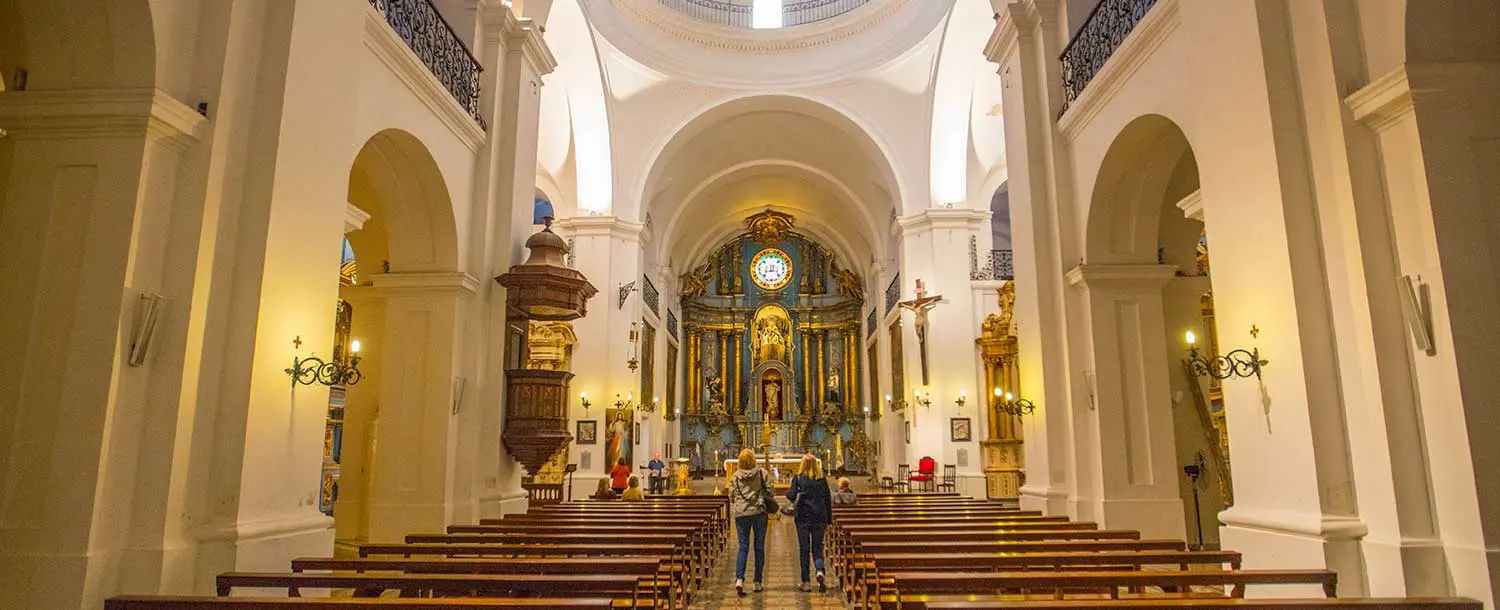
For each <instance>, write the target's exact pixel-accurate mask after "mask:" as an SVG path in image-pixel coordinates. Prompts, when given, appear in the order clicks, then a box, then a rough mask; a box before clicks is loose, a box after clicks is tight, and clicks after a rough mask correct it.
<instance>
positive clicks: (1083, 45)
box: [1059, 0, 1156, 112]
mask: <svg viewBox="0 0 1500 610" xmlns="http://www.w3.org/2000/svg"><path fill="white" fill-rule="evenodd" d="M1153 6H1156V0H1100V2H1099V4H1098V5H1096V6H1094V10H1093V12H1091V13H1089V18H1088V20H1087V21H1085V22H1084V24H1083V27H1082V28H1079V30H1078V33H1077V34H1074V35H1073V39H1072V40H1070V41H1068V46H1067V48H1065V49H1063V52H1062V57H1061V58H1060V59H1061V60H1062V87H1063V103H1062V110H1061V111H1059V112H1067V111H1068V107H1069V106H1071V105H1072V104H1073V102H1075V101H1077V100H1078V96H1080V95H1082V94H1083V89H1084V87H1087V86H1088V85H1089V81H1091V80H1093V79H1094V75H1096V74H1098V73H1099V70H1101V69H1103V68H1104V62H1107V61H1109V57H1110V56H1111V55H1113V54H1114V52H1115V49H1118V48H1120V44H1121V43H1123V42H1125V37H1126V36H1129V35H1130V31H1131V30H1134V29H1135V26H1136V24H1137V23H1140V22H1141V19H1144V18H1145V17H1146V13H1148V12H1150V11H1151V7H1153Z"/></svg>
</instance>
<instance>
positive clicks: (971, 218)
mask: <svg viewBox="0 0 1500 610" xmlns="http://www.w3.org/2000/svg"><path fill="white" fill-rule="evenodd" d="M992 214H993V213H992V212H990V211H989V210H976V209H973V208H928V209H926V210H922V211H920V212H917V213H916V214H912V215H909V216H901V217H898V218H897V219H896V224H897V226H899V227H900V229H901V232H902V233H911V232H915V231H921V230H923V229H972V228H977V227H979V226H981V225H983V224H985V222H986V221H988V220H989V219H990V216H991V215H992Z"/></svg>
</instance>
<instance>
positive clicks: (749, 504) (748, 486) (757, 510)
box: [729, 449, 771, 597]
mask: <svg viewBox="0 0 1500 610" xmlns="http://www.w3.org/2000/svg"><path fill="white" fill-rule="evenodd" d="M770 486H771V480H770V476H769V475H767V474H766V471H765V469H763V468H760V467H758V466H756V464H755V452H754V451H751V450H749V449H745V450H743V451H740V467H739V470H736V471H735V473H734V478H732V479H730V480H729V510H730V512H731V513H733V514H734V530H735V533H736V534H738V535H739V542H740V547H739V556H738V557H737V558H736V559H735V564H734V589H735V593H737V594H739V595H740V596H741V597H744V595H745V559H746V555H748V554H749V553H750V537H751V536H752V535H754V537H755V591H756V592H757V593H759V592H760V591H762V590H764V589H765V587H763V586H762V585H761V583H763V582H765V580H764V579H763V578H762V576H764V573H765V568H766V519H767V518H768V517H769V515H767V514H766V505H765V503H764V501H763V500H762V498H763V497H765V496H764V493H765V491H766V490H769V489H770Z"/></svg>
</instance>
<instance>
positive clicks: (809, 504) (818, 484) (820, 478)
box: [786, 453, 833, 593]
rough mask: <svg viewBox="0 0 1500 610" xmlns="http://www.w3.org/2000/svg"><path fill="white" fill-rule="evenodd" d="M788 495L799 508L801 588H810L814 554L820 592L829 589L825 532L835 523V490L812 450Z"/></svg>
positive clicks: (803, 459) (798, 542)
mask: <svg viewBox="0 0 1500 610" xmlns="http://www.w3.org/2000/svg"><path fill="white" fill-rule="evenodd" d="M786 497H787V499H789V500H791V501H792V505H793V506H795V507H796V511H797V513H796V514H797V519H796V521H797V551H798V552H797V558H798V560H800V561H801V563H802V584H801V585H798V586H797V590H798V591H808V590H809V586H808V582H807V560H808V557H809V556H811V557H812V563H813V567H814V568H816V569H817V577H818V592H819V593H826V592H828V583H827V582H826V581H825V579H824V578H823V534H824V532H826V531H828V524H830V523H833V494H832V493H831V492H830V491H829V490H828V478H827V477H825V476H824V475H823V463H822V462H819V461H818V458H817V456H814V455H813V454H811V453H809V454H807V455H804V456H802V469H801V470H800V471H799V472H798V473H797V476H796V477H794V478H793V479H792V488H791V489H790V490H788V491H787V494H786Z"/></svg>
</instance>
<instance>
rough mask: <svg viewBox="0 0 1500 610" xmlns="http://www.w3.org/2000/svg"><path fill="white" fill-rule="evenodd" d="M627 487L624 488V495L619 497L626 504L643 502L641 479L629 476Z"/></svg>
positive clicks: (643, 493) (644, 499) (644, 498)
mask: <svg viewBox="0 0 1500 610" xmlns="http://www.w3.org/2000/svg"><path fill="white" fill-rule="evenodd" d="M629 485H630V486H629V487H626V488H625V495H623V496H620V499H621V500H624V501H626V502H645V501H646V494H645V492H642V491H641V478H640V477H638V476H635V475H630V481H629Z"/></svg>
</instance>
